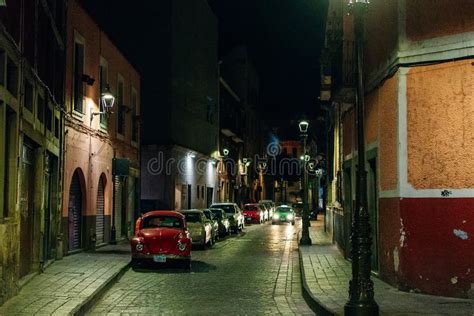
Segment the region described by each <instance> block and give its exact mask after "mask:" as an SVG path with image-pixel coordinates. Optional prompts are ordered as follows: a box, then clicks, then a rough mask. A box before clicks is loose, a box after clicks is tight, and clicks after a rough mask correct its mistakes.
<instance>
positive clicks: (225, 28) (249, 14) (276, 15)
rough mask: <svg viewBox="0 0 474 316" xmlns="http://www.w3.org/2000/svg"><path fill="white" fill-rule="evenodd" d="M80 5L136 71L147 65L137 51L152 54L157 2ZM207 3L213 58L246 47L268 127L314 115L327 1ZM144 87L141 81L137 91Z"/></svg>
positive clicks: (90, 0) (105, 0)
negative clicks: (214, 29) (215, 49)
mask: <svg viewBox="0 0 474 316" xmlns="http://www.w3.org/2000/svg"><path fill="white" fill-rule="evenodd" d="M190 1H192V0H190ZM82 2H83V3H84V4H85V6H86V7H87V8H88V9H89V11H91V14H92V15H93V16H94V17H95V19H96V21H97V22H98V23H99V24H100V25H101V26H102V27H103V28H104V29H105V31H106V32H107V33H108V34H109V36H110V37H111V38H112V40H113V41H114V42H115V43H116V44H117V46H118V47H120V48H121V49H122V50H123V51H124V52H125V55H126V56H127V58H129V59H130V60H131V62H132V64H134V65H135V67H136V68H137V69H138V70H139V71H140V72H142V70H144V69H145V68H146V67H147V65H149V62H150V61H149V60H147V58H146V54H144V53H143V52H144V50H150V49H153V42H152V41H151V40H150V30H152V29H153V28H154V27H156V23H157V22H156V20H153V18H152V17H153V12H154V11H155V10H157V7H156V3H157V2H158V1H145V0H142V1H135V2H133V5H131V3H130V1H125V0H101V1H97V0H82ZM154 4H155V5H154ZM209 4H210V5H211V7H212V8H213V10H214V12H215V14H216V15H217V17H218V20H219V50H220V51H219V54H220V55H221V56H222V55H223V54H225V53H226V52H227V51H228V50H229V49H230V48H232V46H234V45H236V44H246V45H247V47H248V48H249V51H250V54H251V56H252V58H253V59H254V63H255V65H256V68H257V71H258V73H259V75H260V83H261V91H260V94H261V108H260V109H261V112H262V114H263V116H264V117H265V119H266V120H267V121H269V123H270V125H272V126H282V127H283V126H285V125H286V126H287V125H288V124H289V119H293V120H297V119H298V118H300V117H301V116H302V115H307V116H310V117H314V116H316V115H317V113H318V110H317V109H318V102H317V97H318V95H319V81H320V72H319V54H320V50H321V45H322V44H323V41H324V25H325V23H326V22H325V16H326V10H327V0H209ZM143 30H145V32H144V31H143ZM149 55H150V54H148V56H149ZM143 79H144V81H145V80H146V77H145V78H143ZM146 86H147V84H146V82H144V83H143V87H142V89H146V88H147V87H146ZM144 95H145V97H146V95H147V94H146V93H144ZM144 102H146V103H149V102H147V100H144Z"/></svg>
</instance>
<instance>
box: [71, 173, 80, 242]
mask: <svg viewBox="0 0 474 316" xmlns="http://www.w3.org/2000/svg"><path fill="white" fill-rule="evenodd" d="M68 218H69V251H74V250H78V249H81V246H82V243H81V237H82V236H81V230H82V229H81V227H82V189H81V179H80V171H79V169H76V171H74V174H73V176H72V180H71V186H70V188H69V207H68Z"/></svg>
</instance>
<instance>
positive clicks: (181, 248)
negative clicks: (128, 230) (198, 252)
mask: <svg viewBox="0 0 474 316" xmlns="http://www.w3.org/2000/svg"><path fill="white" fill-rule="evenodd" d="M135 227H136V228H135V235H134V236H133V238H132V240H131V241H130V245H131V247H132V265H133V266H137V265H138V264H139V263H141V262H142V261H153V262H158V263H164V262H169V261H174V260H179V261H181V263H182V265H183V267H184V268H185V269H191V238H190V236H189V232H188V228H187V225H186V220H185V218H184V215H183V214H181V213H178V212H174V211H151V212H148V213H146V214H144V215H142V216H141V217H140V218H139V219H138V220H137V223H136V226H135Z"/></svg>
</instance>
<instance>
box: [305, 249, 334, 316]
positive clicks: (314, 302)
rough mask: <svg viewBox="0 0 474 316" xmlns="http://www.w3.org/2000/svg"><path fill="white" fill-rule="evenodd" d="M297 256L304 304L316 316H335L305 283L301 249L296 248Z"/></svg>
mask: <svg viewBox="0 0 474 316" xmlns="http://www.w3.org/2000/svg"><path fill="white" fill-rule="evenodd" d="M298 254H299V259H300V272H301V273H300V274H301V287H302V289H303V298H304V300H305V301H306V304H308V306H309V307H310V308H311V310H312V311H313V312H315V313H316V315H325V316H326V315H328V316H333V315H337V314H336V313H334V312H333V311H331V310H330V309H328V308H327V307H326V306H324V305H323V304H322V303H321V302H320V301H319V300H318V299H317V298H316V297H315V296H314V295H313V293H312V292H311V290H310V289H309V286H308V283H306V276H305V272H304V265H303V256H302V255H301V249H300V248H299V247H298Z"/></svg>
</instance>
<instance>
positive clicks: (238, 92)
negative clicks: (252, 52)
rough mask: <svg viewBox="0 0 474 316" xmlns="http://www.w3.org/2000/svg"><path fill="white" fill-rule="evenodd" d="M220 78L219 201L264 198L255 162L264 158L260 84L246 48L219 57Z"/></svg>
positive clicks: (263, 189) (247, 200)
mask: <svg viewBox="0 0 474 316" xmlns="http://www.w3.org/2000/svg"><path fill="white" fill-rule="evenodd" d="M219 74H220V79H219V80H220V89H219V91H220V93H219V96H220V102H219V103H220V115H219V119H220V120H219V124H220V143H219V146H220V149H221V150H220V151H221V154H222V152H223V150H224V149H228V150H229V153H228V155H226V156H227V157H224V158H223V164H222V168H221V169H220V180H219V183H220V201H234V202H236V203H246V202H249V201H258V200H260V199H263V198H264V197H265V195H264V194H265V177H264V176H263V170H259V168H258V162H259V160H260V161H263V160H264V158H266V154H267V152H266V148H265V146H264V144H266V141H265V137H264V136H265V135H264V133H265V131H266V125H265V121H264V120H262V117H261V115H260V113H259V112H258V110H257V109H258V106H259V104H260V80H259V76H258V73H257V70H256V69H255V66H254V65H253V62H252V60H251V58H250V56H249V53H248V49H247V47H246V46H243V45H238V46H235V47H233V48H232V49H230V50H229V52H227V53H226V55H225V56H223V57H222V61H221V63H220V67H219Z"/></svg>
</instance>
